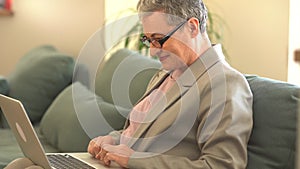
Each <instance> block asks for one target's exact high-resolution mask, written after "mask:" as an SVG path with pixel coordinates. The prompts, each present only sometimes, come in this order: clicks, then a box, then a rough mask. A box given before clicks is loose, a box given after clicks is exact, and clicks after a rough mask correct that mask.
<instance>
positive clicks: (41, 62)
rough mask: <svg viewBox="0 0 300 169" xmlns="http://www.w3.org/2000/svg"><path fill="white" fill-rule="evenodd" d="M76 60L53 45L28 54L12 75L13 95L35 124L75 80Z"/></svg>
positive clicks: (38, 48)
mask: <svg viewBox="0 0 300 169" xmlns="http://www.w3.org/2000/svg"><path fill="white" fill-rule="evenodd" d="M73 69H74V59H73V58H72V57H71V56H68V55H65V54H62V53H60V52H58V51H57V50H56V49H55V48H54V47H52V46H47V45H46V46H40V47H37V48H35V49H33V50H31V51H29V52H28V53H27V54H25V56H24V57H22V58H21V60H20V61H19V62H18V64H17V65H16V68H15V70H14V71H13V72H12V73H11V74H10V75H9V77H8V84H9V87H10V91H9V96H11V97H13V98H16V99H18V100H20V101H21V102H22V103H23V104H24V107H25V109H26V110H27V113H28V116H29V118H30V120H31V121H32V122H33V123H36V122H39V121H40V119H41V118H42V116H43V114H44V113H45V111H46V110H47V108H48V107H49V106H50V104H51V103H52V101H53V100H54V99H55V97H56V96H57V95H58V94H59V93H60V92H61V91H62V90H63V89H64V88H65V87H66V86H68V85H69V84H70V83H71V81H72V76H73Z"/></svg>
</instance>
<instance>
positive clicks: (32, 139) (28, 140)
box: [0, 94, 51, 169]
mask: <svg viewBox="0 0 300 169" xmlns="http://www.w3.org/2000/svg"><path fill="white" fill-rule="evenodd" d="M0 107H1V109H2V112H3V114H4V116H5V118H6V120H7V122H8V124H9V126H10V128H11V130H12V132H13V133H14V135H15V137H16V139H17V141H18V144H19V146H20V148H21V150H22V152H23V154H24V155H25V157H27V158H29V159H30V160H31V161H32V162H34V163H35V164H37V165H39V166H41V167H43V168H45V169H51V167H50V164H49V161H48V159H47V157H46V155H45V151H44V149H43V147H42V146H41V143H40V141H39V139H38V137H37V135H36V133H35V131H34V129H33V127H32V124H31V122H30V120H29V118H28V116H27V114H26V111H25V109H24V107H23V105H22V103H21V102H20V101H18V100H16V99H13V98H10V97H7V96H4V95H1V94H0Z"/></svg>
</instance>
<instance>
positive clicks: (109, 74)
mask: <svg viewBox="0 0 300 169" xmlns="http://www.w3.org/2000/svg"><path fill="white" fill-rule="evenodd" d="M160 67H161V65H160V63H159V62H158V61H157V60H154V59H151V58H148V57H145V56H143V55H141V54H139V53H137V52H133V51H130V50H128V49H121V50H118V51H117V52H115V53H114V54H112V55H111V57H110V58H109V59H108V60H107V61H106V62H104V64H102V65H100V68H99V69H98V72H97V76H96V80H95V82H96V83H95V93H96V94H97V95H99V96H101V97H102V98H103V99H104V100H105V101H106V102H108V103H114V104H117V105H119V106H121V107H125V108H131V107H132V105H134V104H135V103H136V102H137V101H138V99H140V98H141V96H142V95H143V94H144V92H145V90H146V87H147V85H148V83H149V81H150V79H151V78H152V76H153V75H154V73H156V72H157V70H158V69H159V68H160ZM103 72H105V73H103Z"/></svg>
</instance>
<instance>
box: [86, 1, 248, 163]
mask: <svg viewBox="0 0 300 169" xmlns="http://www.w3.org/2000/svg"><path fill="white" fill-rule="evenodd" d="M137 9H138V13H139V17H140V20H141V23H142V26H143V33H144V35H143V36H142V38H141V41H142V42H143V44H144V45H146V46H147V47H149V48H150V54H151V55H152V56H156V57H157V58H158V59H159V61H160V62H161V65H162V70H161V71H159V72H158V73H157V74H156V75H155V76H154V77H153V78H152V80H151V81H150V83H149V85H148V88H147V90H146V92H145V94H144V96H143V97H142V98H141V99H140V101H139V102H138V103H137V104H136V105H135V106H134V107H133V109H132V111H131V112H130V114H129V116H128V120H127V122H126V124H125V126H124V129H123V130H121V131H113V132H111V133H110V134H108V135H107V136H99V137H96V138H94V139H92V140H91V141H90V143H89V146H88V152H89V153H90V154H91V155H92V156H93V157H95V158H97V159H99V160H101V161H103V162H104V163H105V164H106V165H110V163H111V161H114V162H116V163H117V164H119V165H120V166H121V167H125V168H137V169H141V168H144V169H148V168H149V169H150V168H159V169H161V168H173V169H174V168H178V169H179V168H184V169H185V168H189V169H191V168H195V169H196V168H201V169H243V168H246V165H247V142H248V139H249V137H250V134H251V130H252V93H251V91H250V88H249V85H248V83H247V81H246V79H245V78H244V76H243V75H242V74H241V73H240V72H238V71H237V70H235V69H234V68H232V67H231V66H230V65H229V64H228V63H227V62H226V61H225V59H224V55H223V53H222V49H221V46H220V45H212V44H211V42H210V39H209V37H208V34H207V31H206V22H207V18H208V16H207V15H208V12H207V8H206V7H205V5H204V3H203V2H202V0H140V1H139V2H138V5H137Z"/></svg>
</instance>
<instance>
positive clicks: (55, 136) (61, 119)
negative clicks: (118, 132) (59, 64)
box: [40, 82, 129, 152]
mask: <svg viewBox="0 0 300 169" xmlns="http://www.w3.org/2000/svg"><path fill="white" fill-rule="evenodd" d="M72 91H73V92H72ZM74 91H76V94H74ZM95 99H96V103H98V105H96V106H97V108H98V106H99V109H100V111H101V113H102V114H103V115H104V117H105V118H102V119H100V120H99V121H93V120H94V119H93V118H90V117H94V116H95V115H97V114H98V113H100V112H99V110H98V109H94V108H93V103H94V101H95ZM74 100H75V101H74ZM75 104H76V106H75ZM118 110H120V109H118ZM118 110H117V109H116V108H115V107H114V106H113V105H111V104H109V103H105V102H103V100H102V98H100V97H98V96H95V95H94V93H92V92H91V91H89V90H88V89H87V88H86V87H85V86H83V85H82V84H81V83H79V82H75V83H74V84H72V85H70V86H69V87H67V88H66V89H65V90H64V91H63V92H61V94H59V96H58V97H57V98H56V99H55V100H54V102H53V104H51V106H50V107H49V109H48V110H47V112H46V113H45V115H44V117H43V118H42V120H41V124H40V126H41V133H42V134H43V135H44V136H45V138H47V140H48V142H49V143H50V144H51V145H53V146H54V147H57V148H58V149H59V150H60V151H63V152H72V151H86V149H87V145H88V143H89V141H90V137H89V135H88V134H89V133H88V134H87V133H86V132H85V129H86V128H84V127H85V126H81V123H83V122H84V119H88V121H87V123H88V124H87V123H86V124H85V125H92V126H95V128H94V129H93V131H92V132H94V131H97V130H99V131H98V132H97V133H93V136H92V137H96V136H99V135H106V134H108V133H109V132H110V131H112V130H113V129H121V128H122V127H123V126H124V122H125V117H123V116H121V115H120V113H119V112H118ZM122 111H123V112H122V113H121V114H126V116H127V114H128V113H129V110H127V109H122ZM78 117H79V118H80V117H82V118H83V119H78ZM80 120H81V121H80ZM105 120H108V123H109V124H111V126H112V127H113V128H112V127H110V126H107V125H105V124H106V121H105Z"/></svg>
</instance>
